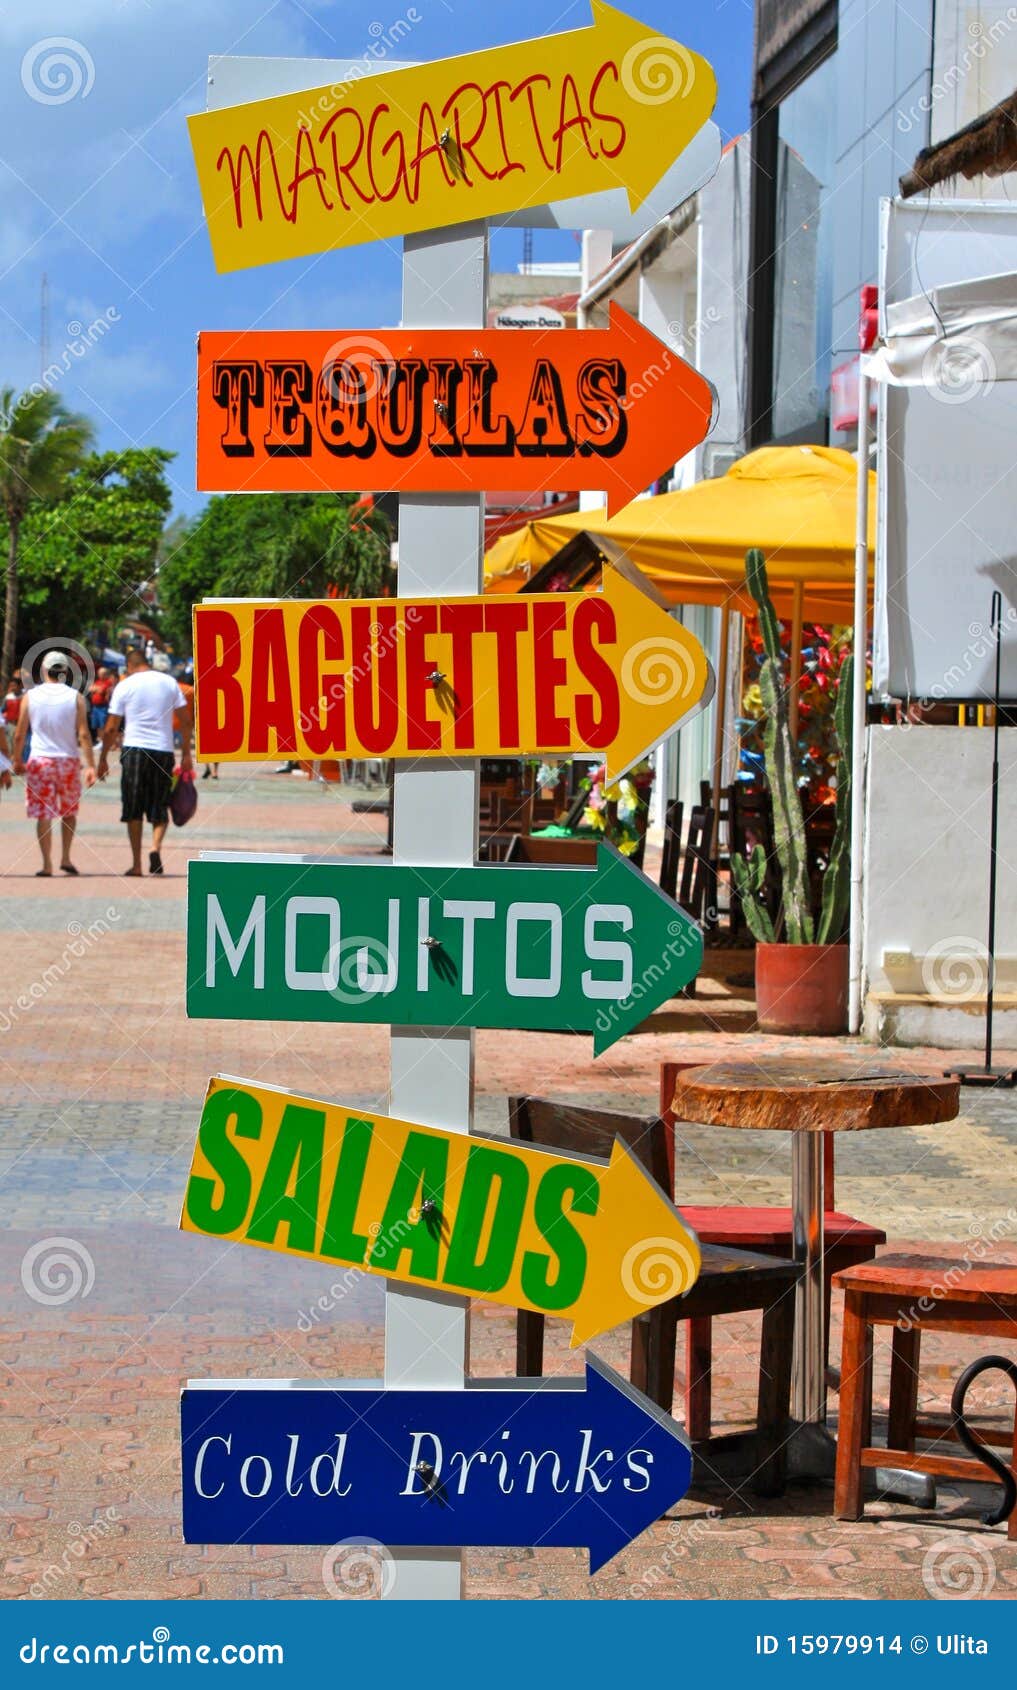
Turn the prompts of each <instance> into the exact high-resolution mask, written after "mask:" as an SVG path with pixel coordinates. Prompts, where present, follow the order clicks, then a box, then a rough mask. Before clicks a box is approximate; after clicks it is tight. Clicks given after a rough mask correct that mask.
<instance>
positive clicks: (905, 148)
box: [825, 0, 952, 445]
mask: <svg viewBox="0 0 1017 1690" xmlns="http://www.w3.org/2000/svg"><path fill="white" fill-rule="evenodd" d="M951 4H952V0H946V9H947V10H949V8H950V5H951ZM933 10H934V8H933V4H932V0H842V4H841V6H840V9H839V15H838V23H837V57H836V65H837V113H836V122H837V163H836V169H835V175H834V185H833V191H832V193H831V194H830V196H829V198H828V201H827V205H826V208H825V214H826V215H829V216H831V217H832V218H833V221H834V257H833V265H834V282H833V324H832V345H833V356H832V365H833V367H834V368H836V367H837V365H838V364H843V363H846V362H847V361H848V360H849V359H851V358H854V357H855V356H856V355H857V353H858V294H859V289H860V288H861V287H862V286H863V285H865V284H867V283H872V282H875V281H877V280H878V268H879V202H880V199H881V198H884V197H889V196H892V195H894V194H896V192H897V184H898V181H899V179H900V177H901V176H903V174H904V172H905V171H906V170H908V169H909V168H910V167H911V165H912V164H913V163H914V158H915V154H916V153H917V152H919V151H920V150H921V148H922V147H924V146H925V145H926V143H927V141H928V139H929V117H928V112H927V110H926V106H927V103H928V92H929V83H930V77H931V70H932V61H933V42H932V29H933ZM943 10H944V0H937V4H936V6H935V14H936V18H937V25H938V18H939V15H940V13H941V12H942V11H943ZM841 442H842V437H841V436H839V435H836V434H835V435H833V436H832V443H833V444H834V445H837V444H840V443H841Z"/></svg>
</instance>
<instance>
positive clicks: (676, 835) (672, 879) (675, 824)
mask: <svg viewBox="0 0 1017 1690" xmlns="http://www.w3.org/2000/svg"><path fill="white" fill-rule="evenodd" d="M683 811H684V805H683V804H682V801H681V799H680V798H672V800H671V802H670V804H669V805H668V806H667V809H666V810H665V811H664V844H663V848H662V850H661V853H660V889H661V891H662V892H666V893H667V895H668V897H669V898H676V897H677V896H678V870H679V868H680V867H681V860H682V814H683Z"/></svg>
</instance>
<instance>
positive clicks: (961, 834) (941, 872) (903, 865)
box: [865, 725, 1017, 1047]
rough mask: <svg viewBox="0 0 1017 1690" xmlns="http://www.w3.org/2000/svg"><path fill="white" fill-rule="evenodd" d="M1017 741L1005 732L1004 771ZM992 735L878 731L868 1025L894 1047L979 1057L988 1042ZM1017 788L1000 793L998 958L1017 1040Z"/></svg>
mask: <svg viewBox="0 0 1017 1690" xmlns="http://www.w3.org/2000/svg"><path fill="white" fill-rule="evenodd" d="M1011 741H1017V732H1015V730H1013V729H1003V730H1002V732H1001V742H1000V743H1001V750H1000V764H1001V767H1004V768H1007V769H1009V768H1010V767H1011V766H1012V763H1013V757H1014V752H1015V750H1017V744H1015V745H1013V746H1011V743H1010V742H1011ZM991 774H992V735H991V733H989V732H987V731H986V730H985V729H978V728H953V727H928V726H924V725H919V726H912V727H908V726H900V727H886V728H870V729H869V763H868V805H867V813H866V874H865V970H866V974H867V976H868V985H869V997H868V1002H867V1006H866V1026H867V1029H868V1031H869V1032H870V1034H876V1033H878V1032H882V1034H883V1036H884V1038H886V1037H889V1038H891V1039H892V1040H893V1042H901V1043H913V1044H917V1043H921V1042H924V1041H925V1040H928V1041H929V1042H930V1043H940V1044H953V1045H960V1046H969V1047H977V1046H979V1045H980V1044H981V1043H982V1042H983V1041H984V1037H985V1001H984V1000H985V988H986V978H987V974H986V968H987V951H986V935H987V925H988V897H989V890H988V888H989V802H990V780H991ZM1015 829H1017V783H1015V782H1014V781H1013V780H1012V779H1010V780H1007V779H1004V780H1003V782H1002V784H1001V788H1000V812H999V837H1000V840H1001V842H1002V849H1001V851H1000V853H999V858H998V863H999V868H998V893H997V905H996V909H997V917H996V922H997V925H996V949H997V958H998V971H997V990H998V994H999V1008H1000V1013H1001V1016H1003V1017H1004V1020H1003V1021H1002V1022H1001V1024H1000V1026H999V1027H998V1028H997V1037H998V1043H999V1044H1000V1046H1003V1045H1004V1044H1007V1045H1012V1044H1013V1043H1014V1034H1015V1033H1017V1020H1014V1021H1013V1022H1011V1017H1017V998H1015V996H1014V994H1015V993H1017V857H1015V854H1014V852H1013V851H1011V850H1010V849H1009V847H1008V844H1007V842H1008V841H1009V840H1011V839H1013V838H1014V837H1015V836H1017V835H1015Z"/></svg>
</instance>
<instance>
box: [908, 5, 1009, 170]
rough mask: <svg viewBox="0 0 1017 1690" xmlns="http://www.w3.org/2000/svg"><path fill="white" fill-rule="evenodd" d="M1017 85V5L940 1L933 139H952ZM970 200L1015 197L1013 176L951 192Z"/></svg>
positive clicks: (931, 108) (931, 110)
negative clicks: (952, 136) (1016, 83)
mask: <svg viewBox="0 0 1017 1690" xmlns="http://www.w3.org/2000/svg"><path fill="white" fill-rule="evenodd" d="M1015 82H1017V6H1015V5H1014V4H1013V3H1012V0H1011V3H1010V4H1009V5H1006V4H1003V5H1000V4H998V3H997V4H994V5H981V4H978V3H976V4H971V3H970V0H938V4H937V6H936V44H935V55H934V59H933V66H932V87H931V89H930V90H929V95H928V100H927V102H926V103H927V105H928V108H929V123H930V140H931V141H932V142H933V143H935V142H937V141H943V140H945V139H946V137H947V136H948V135H953V134H956V132H957V130H958V129H963V128H964V125H965V124H967V123H971V122H972V121H973V119H974V118H976V117H981V115H982V113H983V112H987V111H990V110H991V108H992V107H993V106H995V105H998V104H999V102H1000V100H1005V99H1006V98H1007V96H1008V95H1009V94H1012V93H1013V90H1014V84H1015ZM948 191H952V192H954V193H957V194H963V195H964V197H965V198H969V199H1012V198H1013V178H1012V177H1009V178H1008V177H1006V176H975V177H973V178H972V179H971V181H970V182H967V181H964V180H963V178H962V179H960V180H959V181H958V182H955V183H951V184H950V185H949V190H948Z"/></svg>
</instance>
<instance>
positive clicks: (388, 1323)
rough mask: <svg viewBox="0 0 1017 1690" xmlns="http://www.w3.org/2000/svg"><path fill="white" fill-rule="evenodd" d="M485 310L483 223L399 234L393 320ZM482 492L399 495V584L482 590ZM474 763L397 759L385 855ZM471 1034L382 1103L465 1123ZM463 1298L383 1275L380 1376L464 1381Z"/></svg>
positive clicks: (446, 1031)
mask: <svg viewBox="0 0 1017 1690" xmlns="http://www.w3.org/2000/svg"><path fill="white" fill-rule="evenodd" d="M486 313H487V229H486V226H485V225H484V224H483V223H466V224H462V225H460V226H459V227H457V228H455V229H437V230H433V231H432V232H430V233H428V234H424V235H410V236H407V237H406V239H405V242H404V247H403V326H404V327H406V328H411V327H412V328H481V327H483V325H484V323H485V321H486ZM483 558H484V496H483V494H474V493H466V494H458V495H448V494H445V495H442V496H440V497H437V496H435V495H432V494H426V493H424V494H412V495H409V496H407V497H400V500H399V592H400V594H401V595H411V596H414V597H416V596H420V597H427V596H433V597H435V598H438V597H441V598H462V597H466V596H468V595H469V594H471V593H479V592H481V591H482V589H483ZM478 778H479V777H478V764H477V763H476V762H475V761H472V762H464V763H453V762H444V761H442V762H433V761H432V762H427V761H424V762H422V763H420V764H419V765H418V766H417V767H416V768H414V767H413V766H412V765H401V766H399V767H398V768H397V771H396V774H395V780H394V786H393V800H394V805H395V808H394V812H393V836H392V837H393V862H394V863H408V864H415V865H418V866H423V865H425V864H427V865H431V864H436V865H439V866H442V867H460V866H466V865H470V864H472V863H473V862H474V861H475V860H476V851H477V791H478ZM473 1046H474V1033H473V1030H472V1028H469V1027H445V1028H433V1029H424V1030H421V1029H420V1028H418V1027H406V1028H399V1027H393V1029H392V1076H391V1088H390V1102H391V1110H392V1113H393V1114H395V1115H407V1116H408V1117H409V1118H411V1119H412V1120H415V1121H420V1122H421V1123H422V1125H424V1126H430V1127H451V1128H454V1129H455V1130H457V1131H459V1132H464V1133H467V1132H469V1130H470V1126H471V1124H472V1117H473ZM468 1345H469V1303H468V1301H467V1300H466V1299H465V1298H463V1297H452V1296H449V1295H447V1294H442V1293H434V1292H429V1293H425V1292H421V1291H419V1290H417V1289H415V1288H414V1287H412V1286H405V1285H395V1284H389V1286H388V1290H387V1293H386V1297H385V1383H386V1385H388V1386H389V1387H391V1388H393V1389H400V1388H401V1389H405V1388H407V1387H409V1386H415V1387H417V1388H418V1389H419V1388H421V1387H423V1388H425V1389H436V1390H437V1389H441V1388H444V1389H446V1390H447V1389H448V1388H449V1387H450V1386H461V1385H463V1384H464V1383H465V1380H466V1369H467V1361H468ZM393 1553H394V1555H395V1558H396V1563H397V1576H396V1578H395V1579H394V1581H393V1582H392V1585H391V1596H392V1598H393V1599H394V1600H401V1601H406V1600H411V1601H412V1600H421V1601H424V1600H434V1599H436V1598H442V1597H444V1598H456V1597H459V1596H461V1594H462V1553H461V1551H460V1550H458V1549H427V1550H424V1549H420V1550H412V1549H405V1550H395V1551H393Z"/></svg>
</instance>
